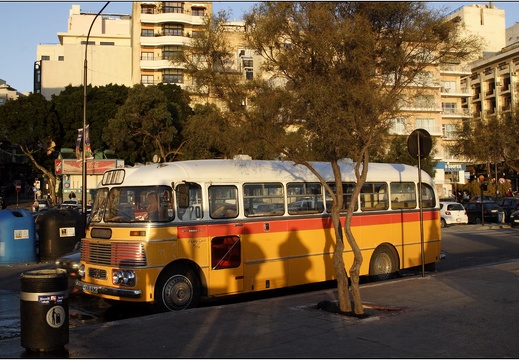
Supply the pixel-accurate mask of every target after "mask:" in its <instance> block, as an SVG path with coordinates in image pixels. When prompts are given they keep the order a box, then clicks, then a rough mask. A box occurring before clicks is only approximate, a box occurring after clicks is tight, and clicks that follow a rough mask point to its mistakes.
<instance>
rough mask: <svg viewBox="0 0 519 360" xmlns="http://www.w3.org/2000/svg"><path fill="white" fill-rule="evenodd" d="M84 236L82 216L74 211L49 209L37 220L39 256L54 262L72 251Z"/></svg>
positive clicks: (43, 259) (41, 258)
mask: <svg viewBox="0 0 519 360" xmlns="http://www.w3.org/2000/svg"><path fill="white" fill-rule="evenodd" d="M84 234H85V225H84V223H83V216H82V215H81V213H80V212H79V211H77V210H74V209H49V210H47V211H45V213H44V214H42V215H40V217H39V219H38V236H39V254H40V260H42V261H48V260H50V261H54V260H56V259H58V258H59V257H60V256H62V255H65V254H67V253H69V252H71V251H72V250H74V246H75V245H76V243H77V242H78V241H81V238H82V237H83V236H84Z"/></svg>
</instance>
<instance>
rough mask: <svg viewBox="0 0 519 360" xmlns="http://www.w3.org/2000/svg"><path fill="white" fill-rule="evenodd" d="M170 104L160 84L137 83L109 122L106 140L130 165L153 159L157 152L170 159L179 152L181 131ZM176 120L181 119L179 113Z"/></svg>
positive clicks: (167, 159) (165, 158) (162, 157)
mask: <svg viewBox="0 0 519 360" xmlns="http://www.w3.org/2000/svg"><path fill="white" fill-rule="evenodd" d="M171 106H173V105H171V103H170V102H168V98H167V97H166V95H165V93H164V92H163V91H161V89H159V88H158V87H156V86H147V87H146V86H144V85H140V84H139V85H135V86H134V87H133V88H132V89H130V91H129V93H128V98H127V99H126V101H125V103H124V104H123V105H122V106H121V107H120V108H119V109H118V111H117V113H116V115H115V117H114V118H112V119H110V120H109V121H108V125H107V128H106V131H105V132H104V133H103V140H104V141H106V143H107V144H108V145H109V146H110V148H112V149H113V150H115V151H116V153H117V154H119V156H121V157H122V158H123V159H125V160H126V161H127V162H129V163H130V164H131V163H135V162H147V161H151V160H152V158H153V156H154V155H159V156H160V157H161V159H163V160H166V161H169V160H171V159H173V158H174V157H175V155H176V150H177V147H175V145H176V144H175V138H176V136H177V134H178V130H177V128H176V127H175V126H174V123H173V117H172V115H171V113H170V112H169V111H168V107H171ZM181 108H182V107H181ZM177 114H178V113H177ZM177 122H178V123H180V122H181V119H180V118H179V117H178V116H177Z"/></svg>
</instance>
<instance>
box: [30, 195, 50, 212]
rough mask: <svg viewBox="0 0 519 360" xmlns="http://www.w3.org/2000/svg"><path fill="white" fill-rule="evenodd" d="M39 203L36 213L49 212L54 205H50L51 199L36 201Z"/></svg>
mask: <svg viewBox="0 0 519 360" xmlns="http://www.w3.org/2000/svg"><path fill="white" fill-rule="evenodd" d="M36 201H37V202H38V209H34V211H42V210H49V209H50V208H51V207H52V204H51V203H50V200H49V199H44V198H41V199H36Z"/></svg>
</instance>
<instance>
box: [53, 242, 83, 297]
mask: <svg viewBox="0 0 519 360" xmlns="http://www.w3.org/2000/svg"><path fill="white" fill-rule="evenodd" d="M80 260H81V241H78V242H77V243H76V245H75V246H74V249H73V250H72V251H71V252H69V253H67V254H65V255H62V256H61V257H60V258H58V259H57V260H56V261H55V265H56V269H61V270H65V271H66V272H67V275H68V286H69V291H71V292H73V293H75V292H78V289H76V288H75V282H76V278H79V274H78V269H79V265H80Z"/></svg>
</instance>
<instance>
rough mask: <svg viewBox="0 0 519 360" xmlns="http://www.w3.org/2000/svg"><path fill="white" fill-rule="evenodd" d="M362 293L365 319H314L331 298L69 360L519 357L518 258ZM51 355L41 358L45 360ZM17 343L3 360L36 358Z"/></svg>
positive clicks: (82, 335)
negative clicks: (320, 304) (8, 359)
mask: <svg viewBox="0 0 519 360" xmlns="http://www.w3.org/2000/svg"><path fill="white" fill-rule="evenodd" d="M439 268H440V269H439V270H440V271H439V272H436V273H428V274H427V273H426V276H425V277H421V276H419V275H418V276H412V277H403V278H400V279H396V280H392V281H385V282H378V283H369V284H365V285H362V286H361V294H362V298H363V302H364V304H365V306H366V313H367V314H368V315H369V316H368V317H367V318H364V319H357V318H349V317H345V316H341V315H337V314H332V313H328V312H325V311H323V310H317V309H316V306H315V305H316V304H317V303H318V302H320V301H323V300H329V301H335V300H336V298H337V294H336V291H335V289H328V290H321V291H313V292H307V293H299V294H296V295H289V296H281V297H269V298H264V299H260V300H254V301H246V302H241V303H234V304H226V305H216V306H208V307H201V308H196V309H190V310H186V311H180V312H171V313H164V314H156V315H150V316H145V317H139V318H131V319H125V320H120V321H114V322H107V323H102V324H96V325H84V326H81V327H76V328H72V329H70V333H69V334H70V340H69V343H68V344H67V345H66V346H65V348H66V352H65V353H62V354H57V355H54V354H50V355H51V356H52V357H71V358H424V357H425V358H503V357H512V358H516V357H519V342H518V341H517V331H518V330H519V281H518V280H519V259H518V260H517V261H510V262H506V263H499V264H491V265H485V266H480V267H473V268H465V269H463V270H457V271H449V272H445V273H442V272H441V263H440V265H439ZM47 355H49V354H45V353H44V354H43V356H44V357H46V356H47ZM32 356H34V354H33V353H31V352H27V351H26V350H25V349H24V348H23V347H21V343H20V338H19V337H17V338H11V339H7V340H2V341H0V357H2V358H23V357H32Z"/></svg>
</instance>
